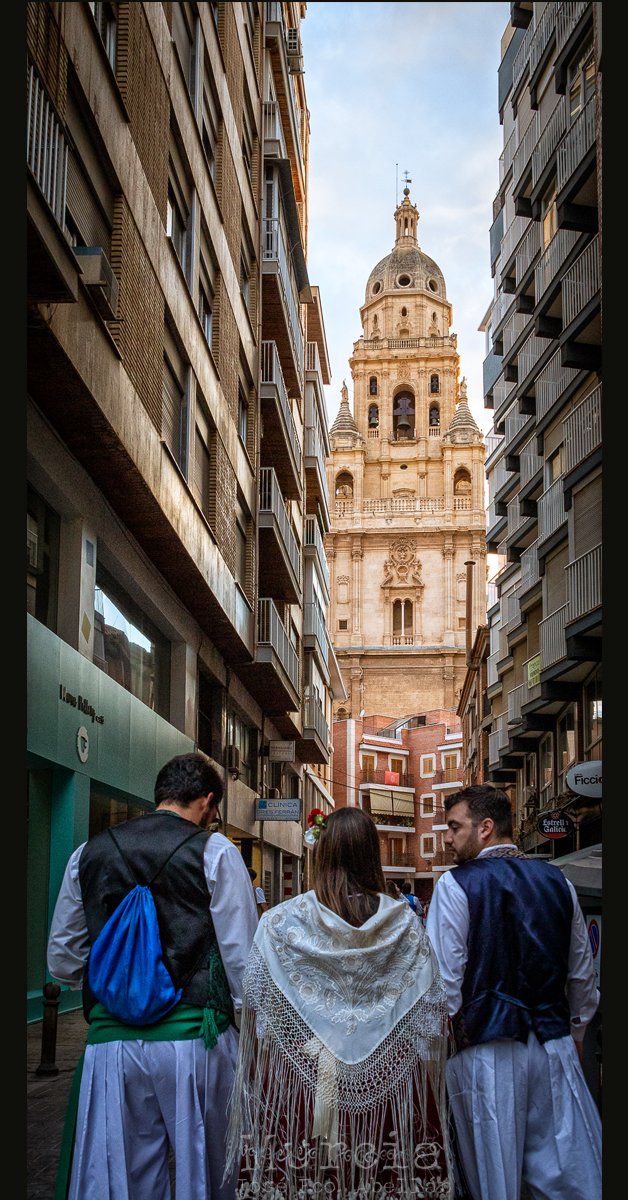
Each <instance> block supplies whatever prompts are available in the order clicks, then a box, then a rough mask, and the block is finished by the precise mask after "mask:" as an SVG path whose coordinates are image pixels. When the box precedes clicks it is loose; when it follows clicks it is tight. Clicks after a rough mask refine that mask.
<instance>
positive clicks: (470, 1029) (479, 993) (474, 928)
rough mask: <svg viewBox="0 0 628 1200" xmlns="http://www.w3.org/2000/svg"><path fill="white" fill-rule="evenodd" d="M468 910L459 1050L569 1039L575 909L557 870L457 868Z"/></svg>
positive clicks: (510, 862)
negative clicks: (532, 1038) (509, 1041)
mask: <svg viewBox="0 0 628 1200" xmlns="http://www.w3.org/2000/svg"><path fill="white" fill-rule="evenodd" d="M454 877H455V880H456V883H457V884H458V885H459V887H461V888H462V890H463V891H464V893H465V896H466V897H467V900H468V902H469V936H468V951H469V955H468V959H467V965H466V968H465V973H464V980H463V984H462V1005H461V1008H460V1011H459V1012H458V1013H457V1014H456V1016H455V1017H454V1018H453V1020H452V1026H453V1031H454V1037H455V1041H456V1045H457V1047H458V1049H459V1050H460V1049H463V1048H464V1047H465V1046H474V1045H478V1044H479V1043H481V1042H491V1041H494V1040H495V1039H496V1038H513V1039H514V1040H515V1041H518V1042H527V1040H528V1034H529V1032H530V1030H532V1032H533V1033H535V1034H536V1036H537V1038H538V1040H539V1041H540V1042H547V1041H549V1040H550V1039H551V1038H560V1037H565V1036H566V1035H567V1034H568V1033H569V1032H570V1019H569V1005H568V1002H567V998H566V995H565V983H566V980H567V970H568V957H569V943H570V938H571V921H572V916H573V901H572V898H571V893H570V891H569V888H568V886H567V881H566V879H565V877H564V875H563V873H562V871H561V870H560V869H559V868H558V867H554V866H552V864H551V863H548V862H545V861H543V860H538V861H535V860H534V859H532V858H508V857H503V858H502V857H495V858H491V857H486V858H485V857H482V858H475V859H472V860H470V861H469V862H466V863H463V864H462V865H461V866H459V867H455V868H454Z"/></svg>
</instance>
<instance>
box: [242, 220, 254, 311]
mask: <svg viewBox="0 0 628 1200" xmlns="http://www.w3.org/2000/svg"><path fill="white" fill-rule="evenodd" d="M252 274H253V248H252V246H251V243H250V241H249V237H248V234H244V236H243V239H242V247H241V250H240V291H241V292H242V299H243V300H244V303H245V304H246V307H247V308H248V309H250V307H251V277H252Z"/></svg>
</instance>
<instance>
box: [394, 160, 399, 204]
mask: <svg viewBox="0 0 628 1200" xmlns="http://www.w3.org/2000/svg"><path fill="white" fill-rule="evenodd" d="M398 204H399V163H395V208H397V205H398Z"/></svg>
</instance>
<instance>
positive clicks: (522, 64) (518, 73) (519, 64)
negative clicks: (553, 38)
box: [512, 24, 534, 92]
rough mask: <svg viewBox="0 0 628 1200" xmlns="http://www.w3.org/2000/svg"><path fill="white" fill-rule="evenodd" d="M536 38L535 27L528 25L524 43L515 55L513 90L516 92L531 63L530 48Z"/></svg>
mask: <svg viewBox="0 0 628 1200" xmlns="http://www.w3.org/2000/svg"><path fill="white" fill-rule="evenodd" d="M533 37H534V25H532V24H530V25H528V28H527V29H526V31H525V34H524V36H523V41H522V43H521V45H520V47H519V49H518V50H517V53H516V55H515V61H514V62H513V64H512V90H513V92H514V90H515V88H516V87H517V85H518V83H519V80H520V79H522V78H523V73H524V71H526V70H527V69H528V68H529V63H530V46H531V44H532V38H533Z"/></svg>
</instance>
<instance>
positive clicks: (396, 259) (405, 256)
mask: <svg viewBox="0 0 628 1200" xmlns="http://www.w3.org/2000/svg"><path fill="white" fill-rule="evenodd" d="M395 225H396V238H395V244H394V246H393V248H392V250H391V252H390V254H387V255H386V257H385V258H382V259H381V261H380V262H378V264H377V266H376V267H374V268H373V270H372V271H371V274H370V275H369V277H368V280H367V284H366V293H365V303H367V304H368V302H369V301H370V300H374V299H375V298H376V297H378V296H381V295H382V294H383V293H384V292H395V293H396V294H397V295H400V294H401V293H403V292H406V291H424V292H426V293H427V295H428V296H430V295H431V296H434V297H435V298H438V299H440V300H446V299H447V291H446V288H445V279H444V276H443V273H442V271H441V269H440V267H439V266H438V265H437V264H436V263H435V262H434V260H433V258H430V257H429V256H428V255H427V254H425V253H424V252H423V250H421V247H420V246H419V242H418V232H417V231H418V225H419V211H418V209H417V208H416V206H415V205H414V204H413V203H412V201H411V199H410V189H409V188H408V187H407V186H406V187H405V188H404V189H403V200H402V201H401V204H400V205H399V206H398V207H397V209H396V210H395Z"/></svg>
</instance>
